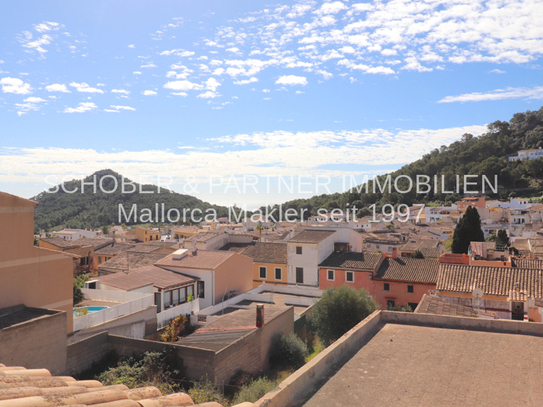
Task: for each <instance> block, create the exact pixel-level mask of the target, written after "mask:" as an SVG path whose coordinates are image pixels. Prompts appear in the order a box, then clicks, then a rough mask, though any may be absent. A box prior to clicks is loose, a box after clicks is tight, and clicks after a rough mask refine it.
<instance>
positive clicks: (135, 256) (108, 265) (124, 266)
mask: <svg viewBox="0 0 543 407" xmlns="http://www.w3.org/2000/svg"><path fill="white" fill-rule="evenodd" d="M165 256H167V254H166V253H138V252H129V251H125V252H122V253H120V254H118V255H117V256H115V257H113V258H111V259H109V260H108V261H106V262H105V263H102V264H100V266H99V267H98V269H99V270H102V271H126V270H132V269H137V268H139V267H143V266H150V265H152V264H155V263H156V262H157V261H159V260H161V259H162V258H164V257H165Z"/></svg>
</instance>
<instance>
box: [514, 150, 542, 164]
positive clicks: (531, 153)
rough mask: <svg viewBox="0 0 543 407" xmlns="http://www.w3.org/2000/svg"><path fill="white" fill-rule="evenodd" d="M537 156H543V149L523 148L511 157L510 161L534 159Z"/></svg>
mask: <svg viewBox="0 0 543 407" xmlns="http://www.w3.org/2000/svg"><path fill="white" fill-rule="evenodd" d="M536 158H543V149H541V147H539V149H534V150H521V151H519V152H518V153H517V155H516V156H514V157H509V161H518V160H534V159H536Z"/></svg>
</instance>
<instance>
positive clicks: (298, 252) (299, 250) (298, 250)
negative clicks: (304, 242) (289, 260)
mask: <svg viewBox="0 0 543 407" xmlns="http://www.w3.org/2000/svg"><path fill="white" fill-rule="evenodd" d="M296 254H302V247H301V246H296Z"/></svg>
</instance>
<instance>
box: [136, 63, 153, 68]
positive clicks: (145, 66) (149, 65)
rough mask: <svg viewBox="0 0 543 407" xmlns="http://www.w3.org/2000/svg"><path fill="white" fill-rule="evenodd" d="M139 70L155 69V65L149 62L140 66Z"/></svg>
mask: <svg viewBox="0 0 543 407" xmlns="http://www.w3.org/2000/svg"><path fill="white" fill-rule="evenodd" d="M140 68H156V65H155V64H153V63H152V62H150V63H148V64H145V65H142V66H140Z"/></svg>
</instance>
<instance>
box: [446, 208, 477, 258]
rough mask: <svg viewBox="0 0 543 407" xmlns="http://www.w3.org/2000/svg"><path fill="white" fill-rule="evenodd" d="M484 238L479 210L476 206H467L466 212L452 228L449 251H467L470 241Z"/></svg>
mask: <svg viewBox="0 0 543 407" xmlns="http://www.w3.org/2000/svg"><path fill="white" fill-rule="evenodd" d="M484 240H485V236H484V233H483V231H482V229H481V217H480V216H479V212H477V209H476V208H473V207H471V206H468V208H467V210H466V213H464V216H462V219H460V222H458V225H456V227H455V228H454V235H453V241H452V246H451V251H452V252H453V253H467V252H468V247H469V244H470V242H484Z"/></svg>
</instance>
